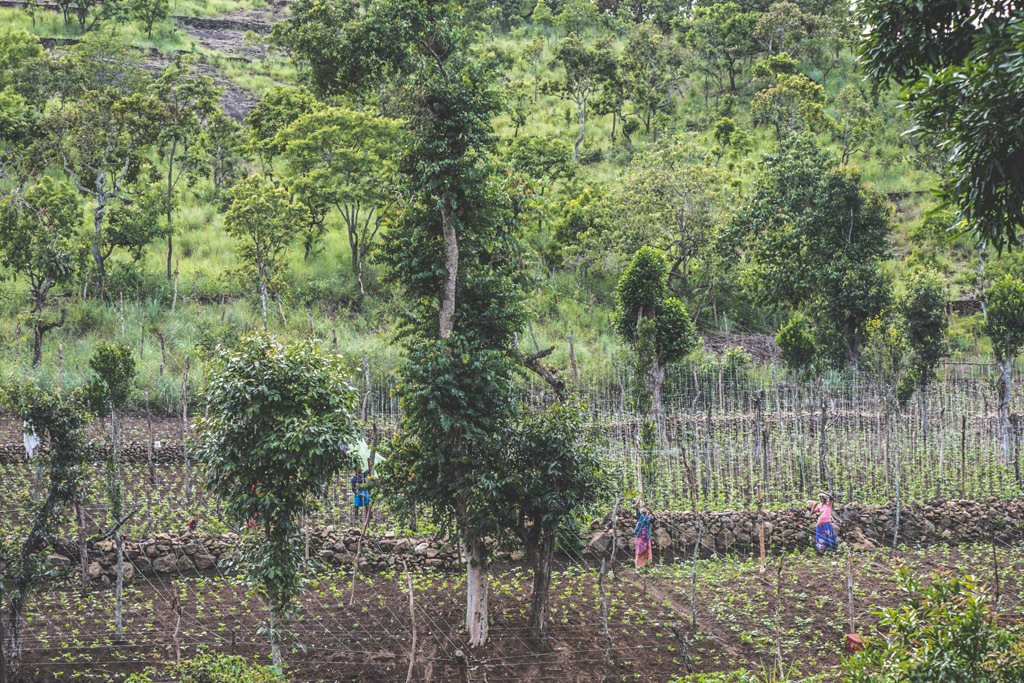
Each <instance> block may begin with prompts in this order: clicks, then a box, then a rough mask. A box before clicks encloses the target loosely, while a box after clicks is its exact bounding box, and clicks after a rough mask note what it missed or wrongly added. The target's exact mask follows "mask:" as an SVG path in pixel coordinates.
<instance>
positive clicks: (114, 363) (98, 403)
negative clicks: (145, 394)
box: [86, 344, 136, 414]
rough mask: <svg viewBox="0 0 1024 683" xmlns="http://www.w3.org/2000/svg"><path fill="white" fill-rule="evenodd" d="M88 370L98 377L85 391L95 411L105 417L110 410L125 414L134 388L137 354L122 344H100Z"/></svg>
mask: <svg viewBox="0 0 1024 683" xmlns="http://www.w3.org/2000/svg"><path fill="white" fill-rule="evenodd" d="M89 368H90V369H91V370H92V371H93V372H94V373H96V377H95V379H93V380H92V381H90V382H89V384H88V385H87V387H88V388H87V390H86V395H87V396H88V397H89V404H90V406H91V407H92V409H93V411H94V412H96V413H99V414H103V413H106V412H108V410H110V408H111V406H112V407H113V409H114V410H116V411H122V410H124V409H125V408H126V407H127V405H128V401H129V399H130V398H131V395H132V391H133V390H134V388H135V375H136V368H135V353H134V351H132V349H131V348H129V347H127V346H125V345H123V344H100V345H99V346H97V347H96V350H95V351H94V352H93V356H92V358H90V359H89Z"/></svg>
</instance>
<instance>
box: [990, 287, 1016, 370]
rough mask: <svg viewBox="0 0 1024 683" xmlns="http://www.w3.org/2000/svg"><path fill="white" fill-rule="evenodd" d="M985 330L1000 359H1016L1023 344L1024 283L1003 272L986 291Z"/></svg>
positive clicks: (997, 357)
mask: <svg viewBox="0 0 1024 683" xmlns="http://www.w3.org/2000/svg"><path fill="white" fill-rule="evenodd" d="M985 299H986V301H987V305H986V308H987V314H986V317H985V324H984V331H985V334H987V335H988V338H989V339H990V340H992V350H993V351H995V354H996V359H997V360H1004V359H1007V358H1013V357H1014V356H1016V355H1017V353H1018V352H1019V351H1020V348H1021V347H1022V346H1024V282H1021V281H1020V280H1019V279H1017V278H1015V277H1013V276H1012V275H1009V274H1007V275H1004V276H1003V277H1001V278H999V279H998V280H996V281H995V282H994V283H992V286H991V287H989V288H988V290H987V291H986V292H985Z"/></svg>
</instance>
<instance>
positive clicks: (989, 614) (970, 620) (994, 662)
mask: <svg viewBox="0 0 1024 683" xmlns="http://www.w3.org/2000/svg"><path fill="white" fill-rule="evenodd" d="M896 582H897V584H898V585H899V586H900V588H901V589H902V590H903V592H904V593H905V595H906V602H904V604H902V605H900V606H899V607H893V608H885V609H882V610H881V612H880V616H881V618H880V620H879V626H880V627H881V628H882V629H886V630H887V631H888V633H887V635H886V637H879V638H871V639H869V640H868V643H867V648H865V649H864V650H862V651H861V652H858V653H857V654H855V655H854V656H853V657H851V658H850V659H848V660H847V661H846V664H845V668H846V674H847V676H846V678H844V680H845V681H847V683H868V682H869V681H871V682H872V683H897V682H900V683H903V682H904V681H905V682H907V683H1011V682H1016V681H1020V680H1024V646H1022V643H1021V641H1020V639H1019V637H1018V636H1017V635H1016V634H1014V633H1012V632H1011V631H1009V630H1006V629H1004V628H1001V627H1000V626H999V622H998V620H997V617H996V615H995V613H993V611H992V610H991V608H990V607H989V604H988V596H987V594H986V591H985V589H984V587H983V585H982V583H981V582H980V581H979V580H978V579H977V578H975V577H974V576H971V575H966V576H953V575H947V574H938V575H935V576H933V577H932V580H931V582H930V583H929V584H928V585H927V586H923V585H922V583H921V581H920V579H918V578H917V577H916V576H914V575H913V573H912V572H911V571H910V570H909V569H908V568H907V567H906V566H901V567H899V568H898V569H897V570H896Z"/></svg>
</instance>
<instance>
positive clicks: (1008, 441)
mask: <svg viewBox="0 0 1024 683" xmlns="http://www.w3.org/2000/svg"><path fill="white" fill-rule="evenodd" d="M996 364H997V365H998V366H999V431H1000V435H1001V437H1002V438H1001V446H1002V449H1001V450H1002V458H1003V463H1004V464H1009V463H1010V462H1011V458H1012V457H1013V440H1014V433H1013V432H1014V429H1013V425H1012V424H1011V423H1010V398H1011V396H1012V392H1013V384H1012V382H1013V377H1012V373H1013V356H1007V357H1006V358H997V359H996Z"/></svg>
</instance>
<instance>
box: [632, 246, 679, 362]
mask: <svg viewBox="0 0 1024 683" xmlns="http://www.w3.org/2000/svg"><path fill="white" fill-rule="evenodd" d="M616 297H617V300H618V307H617V309H616V316H615V327H616V331H617V332H618V333H619V335H620V336H621V337H622V338H623V339H624V340H625V341H627V342H629V343H636V342H637V341H638V339H639V337H638V330H639V327H638V325H639V323H640V321H641V319H644V318H647V319H651V320H654V328H655V334H654V337H655V344H656V346H655V349H654V351H655V353H656V354H657V358H658V360H659V362H660V363H662V364H669V363H674V362H676V361H678V360H681V359H682V358H683V357H684V356H685V355H686V354H687V353H689V352H690V351H691V350H693V347H694V345H695V344H696V340H697V332H696V328H695V327H694V325H693V321H692V320H690V316H689V315H688V314H687V313H686V307H685V306H684V305H683V303H682V302H681V301H680V300H679V299H676V298H674V297H670V296H669V291H668V268H667V266H666V265H665V259H664V258H663V257H662V255H661V252H659V251H658V250H657V249H653V248H651V247H643V248H641V249H639V250H638V251H637V252H636V254H635V255H634V256H633V261H632V262H631V263H630V264H629V267H628V268H626V270H625V272H624V273H623V274H622V277H621V278H620V279H619V285H618V287H617V289H616Z"/></svg>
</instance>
